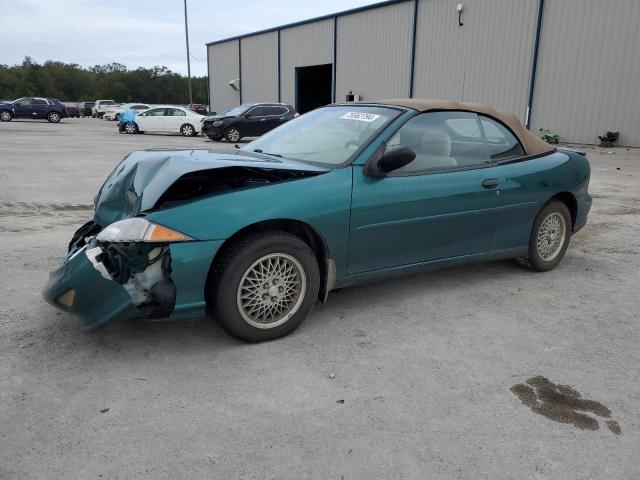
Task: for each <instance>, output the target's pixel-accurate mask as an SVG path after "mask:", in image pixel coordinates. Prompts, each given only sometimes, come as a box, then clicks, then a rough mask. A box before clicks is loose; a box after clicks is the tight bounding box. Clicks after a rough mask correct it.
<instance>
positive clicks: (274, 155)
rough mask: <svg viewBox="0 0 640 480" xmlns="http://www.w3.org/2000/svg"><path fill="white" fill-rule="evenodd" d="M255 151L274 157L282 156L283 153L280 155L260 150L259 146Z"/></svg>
mask: <svg viewBox="0 0 640 480" xmlns="http://www.w3.org/2000/svg"><path fill="white" fill-rule="evenodd" d="M254 152H256V153H262V154H264V155H270V156H272V157H278V158H282V155H280V154H279V153H269V152H263V151H262V150H260V149H259V148H256V149H255V150H254Z"/></svg>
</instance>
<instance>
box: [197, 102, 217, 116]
mask: <svg viewBox="0 0 640 480" xmlns="http://www.w3.org/2000/svg"><path fill="white" fill-rule="evenodd" d="M191 111H193V112H196V113H199V114H200V115H208V114H209V107H207V106H206V105H203V104H202V103H194V104H193V105H191ZM215 113H216V112H213V114H212V115H215Z"/></svg>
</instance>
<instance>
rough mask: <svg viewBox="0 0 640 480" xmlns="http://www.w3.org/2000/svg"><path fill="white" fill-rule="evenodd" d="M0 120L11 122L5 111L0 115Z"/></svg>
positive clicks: (9, 115) (8, 114)
mask: <svg viewBox="0 0 640 480" xmlns="http://www.w3.org/2000/svg"><path fill="white" fill-rule="evenodd" d="M0 120H2V121H3V122H8V121H9V120H11V114H10V113H9V112H6V111H5V112H2V113H0Z"/></svg>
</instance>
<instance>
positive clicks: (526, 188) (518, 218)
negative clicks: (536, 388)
mask: <svg viewBox="0 0 640 480" xmlns="http://www.w3.org/2000/svg"><path fill="white" fill-rule="evenodd" d="M500 176H501V178H500V195H502V197H503V204H504V205H505V212H504V216H503V220H502V225H501V228H499V229H498V231H499V232H500V234H499V235H497V236H496V240H495V245H494V248H495V250H502V249H510V248H516V247H521V246H525V245H528V243H529V237H530V234H531V228H532V226H533V221H534V219H535V217H536V215H537V214H538V212H539V211H540V209H542V207H543V206H544V205H545V204H546V203H547V202H548V201H549V200H550V199H551V198H552V197H554V196H555V195H558V194H560V193H563V192H568V193H571V194H572V195H573V196H574V197H575V199H576V203H577V207H578V208H577V210H578V212H577V213H578V215H577V218H576V221H575V222H574V230H576V229H579V228H580V227H581V226H582V225H583V224H584V223H582V225H581V224H580V222H581V218H582V217H584V219H585V221H586V212H588V210H589V207H590V205H591V197H590V196H589V193H588V186H589V176H590V168H589V162H588V161H587V159H586V157H584V156H582V155H579V154H577V153H572V152H561V151H557V152H555V153H552V154H549V155H545V156H542V157H538V158H533V159H530V160H525V161H520V162H516V163H511V164H507V165H502V166H501V167H500Z"/></svg>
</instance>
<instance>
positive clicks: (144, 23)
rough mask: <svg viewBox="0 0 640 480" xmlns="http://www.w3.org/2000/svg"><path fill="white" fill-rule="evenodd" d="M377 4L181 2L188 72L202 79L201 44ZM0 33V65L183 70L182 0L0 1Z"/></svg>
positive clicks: (359, 0)
mask: <svg viewBox="0 0 640 480" xmlns="http://www.w3.org/2000/svg"><path fill="white" fill-rule="evenodd" d="M377 1H378V0H232V1H230V0H226V1H221V0H187V5H188V12H189V45H190V49H191V74H192V75H194V76H204V75H206V74H207V57H206V47H205V44H206V43H207V42H212V41H215V40H220V39H223V38H227V37H231V36H235V35H241V34H244V33H250V32H253V31H256V30H262V29H265V28H270V27H276V26H278V25H282V24H286V23H291V22H296V21H299V20H304V19H308V18H313V17H317V16H320V15H326V14H331V13H335V12H339V11H341V10H347V9H350V8H355V7H360V6H363V5H368V4H371V3H377ZM0 31H1V32H2V40H0V64H5V65H14V64H18V63H22V60H23V58H24V57H25V56H27V55H29V56H30V57H32V58H33V59H34V60H35V61H37V62H38V63H42V62H44V61H45V60H59V61H63V62H66V63H77V64H79V65H82V66H84V67H88V66H93V65H96V64H100V65H102V64H106V63H113V62H118V63H121V64H124V65H126V66H127V68H131V69H134V68H137V67H152V66H154V65H161V66H166V67H168V68H169V69H171V70H173V71H175V72H179V73H183V74H186V72H187V61H186V46H185V37H184V0H102V1H99V0H0Z"/></svg>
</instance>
